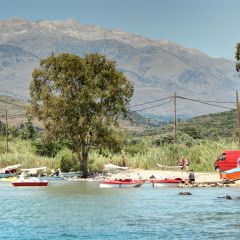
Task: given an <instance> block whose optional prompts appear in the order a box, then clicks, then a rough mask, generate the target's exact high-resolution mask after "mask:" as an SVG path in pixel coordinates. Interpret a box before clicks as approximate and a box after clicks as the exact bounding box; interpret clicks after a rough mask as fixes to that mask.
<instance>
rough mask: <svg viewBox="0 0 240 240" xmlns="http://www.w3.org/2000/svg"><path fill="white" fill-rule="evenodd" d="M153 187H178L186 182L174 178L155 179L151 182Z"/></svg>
mask: <svg viewBox="0 0 240 240" xmlns="http://www.w3.org/2000/svg"><path fill="white" fill-rule="evenodd" d="M150 182H151V183H152V185H153V187H178V186H179V184H180V183H182V182H184V180H183V179H182V178H174V179H169V178H165V179H153V180H150Z"/></svg>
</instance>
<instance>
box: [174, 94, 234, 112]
mask: <svg viewBox="0 0 240 240" xmlns="http://www.w3.org/2000/svg"><path fill="white" fill-rule="evenodd" d="M177 98H179V99H183V100H188V101H192V102H197V103H201V104H205V105H209V106H213V107H219V108H225V109H229V110H235V108H230V107H226V106H221V105H217V104H212V103H209V102H206V101H202V100H197V99H192V98H186V97H181V96H177Z"/></svg>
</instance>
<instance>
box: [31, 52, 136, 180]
mask: <svg viewBox="0 0 240 240" xmlns="http://www.w3.org/2000/svg"><path fill="white" fill-rule="evenodd" d="M32 77H33V79H32V81H31V85H30V95H31V99H32V100H31V112H32V113H33V114H34V115H36V116H37V117H38V119H39V120H40V121H42V122H43V124H44V126H45V130H46V133H47V135H48V136H49V137H51V138H59V139H67V140H69V141H71V142H72V144H73V148H74V151H75V152H76V153H77V156H78V158H79V161H80V169H81V171H82V172H83V174H84V176H85V177H86V176H87V161H88V154H89V150H90V148H91V147H92V146H100V145H104V144H107V143H110V142H111V143H112V142H114V136H115V129H116V127H118V124H119V118H120V116H125V115H126V113H127V112H128V105H129V103H130V101H131V97H132V95H133V91H134V88H133V84H132V83H131V82H130V81H129V80H128V79H127V78H126V77H125V76H124V74H123V73H122V72H120V71H118V70H117V69H116V63H115V62H113V61H110V60H108V59H107V58H106V57H105V56H104V55H100V54H89V55H86V57H84V58H81V57H79V56H76V55H73V54H68V53H63V54H60V55H56V56H55V55H52V56H50V57H48V58H46V59H43V60H41V61H40V66H39V67H38V68H36V69H35V70H34V71H33V74H32ZM108 139H111V141H108Z"/></svg>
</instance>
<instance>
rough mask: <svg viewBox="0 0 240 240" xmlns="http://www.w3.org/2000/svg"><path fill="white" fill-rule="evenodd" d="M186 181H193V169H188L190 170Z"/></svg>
mask: <svg viewBox="0 0 240 240" xmlns="http://www.w3.org/2000/svg"><path fill="white" fill-rule="evenodd" d="M188 182H189V183H190V184H191V183H194V182H195V175H194V172H193V170H190V172H189V175H188Z"/></svg>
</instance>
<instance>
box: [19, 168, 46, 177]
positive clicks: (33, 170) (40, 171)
mask: <svg viewBox="0 0 240 240" xmlns="http://www.w3.org/2000/svg"><path fill="white" fill-rule="evenodd" d="M21 171H22V172H25V174H27V175H28V176H39V175H43V174H44V173H45V172H46V171H47V167H38V168H22V169H21Z"/></svg>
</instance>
